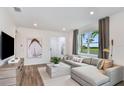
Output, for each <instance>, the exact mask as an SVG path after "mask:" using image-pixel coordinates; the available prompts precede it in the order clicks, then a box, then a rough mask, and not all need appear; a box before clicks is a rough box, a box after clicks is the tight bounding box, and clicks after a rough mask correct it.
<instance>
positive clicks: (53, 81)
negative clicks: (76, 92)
mask: <svg viewBox="0 0 124 93" xmlns="http://www.w3.org/2000/svg"><path fill="white" fill-rule="evenodd" d="M38 71H39V73H40V76H41V78H42V80H43V83H44V85H45V86H80V85H79V84H78V83H77V82H75V81H74V80H73V79H71V77H70V75H65V76H60V77H55V78H50V76H49V75H48V74H47V72H46V68H45V67H39V68H38Z"/></svg>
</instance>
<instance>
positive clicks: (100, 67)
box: [97, 60, 104, 70]
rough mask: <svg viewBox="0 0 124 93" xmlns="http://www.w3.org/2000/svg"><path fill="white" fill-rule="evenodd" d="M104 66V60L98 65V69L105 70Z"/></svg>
mask: <svg viewBox="0 0 124 93" xmlns="http://www.w3.org/2000/svg"><path fill="white" fill-rule="evenodd" d="M103 65H104V60H101V61H99V63H98V64H97V68H98V69H99V70H101V69H102V68H103Z"/></svg>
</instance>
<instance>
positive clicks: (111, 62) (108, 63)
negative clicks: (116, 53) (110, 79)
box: [103, 59, 113, 70]
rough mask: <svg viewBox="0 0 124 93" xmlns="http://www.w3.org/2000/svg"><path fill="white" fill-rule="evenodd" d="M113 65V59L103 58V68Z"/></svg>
mask: <svg viewBox="0 0 124 93" xmlns="http://www.w3.org/2000/svg"><path fill="white" fill-rule="evenodd" d="M112 66H113V60H110V59H104V65H103V69H104V70H105V69H107V68H110V67H112Z"/></svg>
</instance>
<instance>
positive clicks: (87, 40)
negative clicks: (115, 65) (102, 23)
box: [80, 31, 99, 55]
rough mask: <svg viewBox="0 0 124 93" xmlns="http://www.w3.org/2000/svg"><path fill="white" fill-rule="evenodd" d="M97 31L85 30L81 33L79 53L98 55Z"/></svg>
mask: <svg viewBox="0 0 124 93" xmlns="http://www.w3.org/2000/svg"><path fill="white" fill-rule="evenodd" d="M98 37H99V34H98V31H91V32H85V33H83V34H81V48H80V52H81V53H87V54H95V55H98V50H99V48H98V45H99V43H98Z"/></svg>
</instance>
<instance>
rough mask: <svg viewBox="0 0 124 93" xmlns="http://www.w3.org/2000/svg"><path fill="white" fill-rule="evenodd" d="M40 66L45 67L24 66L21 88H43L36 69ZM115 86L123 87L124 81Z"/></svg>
mask: <svg viewBox="0 0 124 93" xmlns="http://www.w3.org/2000/svg"><path fill="white" fill-rule="evenodd" d="M42 66H45V65H31V66H25V67H24V68H25V70H24V74H23V77H22V83H21V86H43V81H42V78H41V76H40V74H39V72H38V67H42ZM115 86H124V81H121V82H120V83H118V84H116V85H115Z"/></svg>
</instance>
